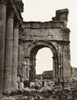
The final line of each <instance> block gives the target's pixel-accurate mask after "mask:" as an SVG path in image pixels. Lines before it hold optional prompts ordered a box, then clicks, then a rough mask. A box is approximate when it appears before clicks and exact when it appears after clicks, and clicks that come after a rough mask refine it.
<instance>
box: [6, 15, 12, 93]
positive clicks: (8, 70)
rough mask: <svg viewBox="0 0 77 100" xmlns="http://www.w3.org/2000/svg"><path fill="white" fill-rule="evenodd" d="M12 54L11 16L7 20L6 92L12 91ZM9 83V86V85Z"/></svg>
mask: <svg viewBox="0 0 77 100" xmlns="http://www.w3.org/2000/svg"><path fill="white" fill-rule="evenodd" d="M12 54H13V18H12V17H10V16H9V18H8V19H7V32H6V44H5V68H4V70H5V75H4V91H5V92H10V91H11V82H12ZM8 83H9V84H8Z"/></svg>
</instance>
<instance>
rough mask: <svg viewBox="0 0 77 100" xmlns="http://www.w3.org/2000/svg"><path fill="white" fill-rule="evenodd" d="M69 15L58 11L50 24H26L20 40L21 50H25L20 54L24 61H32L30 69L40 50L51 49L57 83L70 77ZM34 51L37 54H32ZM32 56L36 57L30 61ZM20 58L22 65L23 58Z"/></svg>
mask: <svg viewBox="0 0 77 100" xmlns="http://www.w3.org/2000/svg"><path fill="white" fill-rule="evenodd" d="M68 13H69V12H68V9H63V10H58V11H56V16H55V17H53V18H52V21H49V22H24V24H23V27H24V30H23V32H22V33H20V38H19V40H20V44H19V48H21V47H23V48H24V50H21V51H20V54H21V52H23V53H24V55H23V59H25V58H28V60H29V61H30V64H29V66H28V67H29V69H30V68H31V64H32V62H31V61H32V60H33V59H35V56H36V53H37V51H38V50H39V49H41V48H43V47H48V48H50V49H51V51H52V52H53V61H54V62H53V67H54V68H53V69H54V72H53V77H55V81H56V79H57V81H58V80H60V81H65V82H66V81H67V80H69V77H70V45H69V41H70V40H69V32H70V31H69V29H68V28H67V21H68ZM34 47H35V48H34ZM53 48H55V49H53ZM33 49H34V51H35V53H34V52H31V51H32V50H33ZM31 55H32V57H33V56H34V58H33V59H32V60H30V59H31ZM19 58H20V60H19V63H20V62H21V57H19ZM34 62H35V60H34ZM22 63H23V61H22ZM21 65H22V64H21ZM33 66H35V65H33ZM59 67H60V68H59ZM31 71H32V70H31Z"/></svg>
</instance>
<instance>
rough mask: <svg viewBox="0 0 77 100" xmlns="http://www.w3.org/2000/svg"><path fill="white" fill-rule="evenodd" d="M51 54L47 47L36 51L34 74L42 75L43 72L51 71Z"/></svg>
mask: <svg viewBox="0 0 77 100" xmlns="http://www.w3.org/2000/svg"><path fill="white" fill-rule="evenodd" d="M52 57H53V53H52V52H51V50H50V49H49V48H47V47H44V48H42V49H40V50H38V52H37V54H36V74H42V73H43V72H44V71H49V70H53V60H52Z"/></svg>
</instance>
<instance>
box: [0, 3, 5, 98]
mask: <svg viewBox="0 0 77 100" xmlns="http://www.w3.org/2000/svg"><path fill="white" fill-rule="evenodd" d="M5 29H6V5H5V4H3V3H1V2H0V100H1V98H2V93H3V74H4V73H3V71H4V51H5Z"/></svg>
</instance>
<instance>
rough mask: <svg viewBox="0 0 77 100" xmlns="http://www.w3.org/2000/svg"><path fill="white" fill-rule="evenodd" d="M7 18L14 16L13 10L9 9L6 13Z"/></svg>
mask: <svg viewBox="0 0 77 100" xmlns="http://www.w3.org/2000/svg"><path fill="white" fill-rule="evenodd" d="M7 18H12V19H13V18H14V12H13V11H12V10H10V11H9V12H8V13H7Z"/></svg>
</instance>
